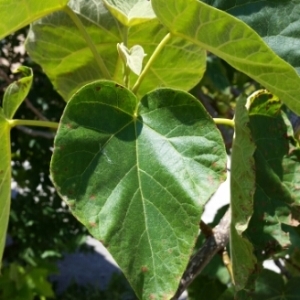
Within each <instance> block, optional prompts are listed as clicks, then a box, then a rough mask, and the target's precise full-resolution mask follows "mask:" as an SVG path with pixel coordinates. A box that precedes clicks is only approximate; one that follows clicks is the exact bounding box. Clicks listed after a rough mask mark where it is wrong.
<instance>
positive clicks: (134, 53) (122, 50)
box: [117, 43, 146, 75]
mask: <svg viewBox="0 0 300 300" xmlns="http://www.w3.org/2000/svg"><path fill="white" fill-rule="evenodd" d="M117 48H118V52H119V55H120V56H121V58H122V60H123V61H124V63H125V65H126V66H128V67H129V68H130V70H131V71H132V72H134V73H135V74H136V75H140V73H141V71H142V67H143V59H144V57H145V56H146V54H145V52H144V49H143V47H142V46H140V45H135V46H133V47H131V48H130V49H128V48H127V47H126V46H125V45H124V44H123V43H121V44H117Z"/></svg>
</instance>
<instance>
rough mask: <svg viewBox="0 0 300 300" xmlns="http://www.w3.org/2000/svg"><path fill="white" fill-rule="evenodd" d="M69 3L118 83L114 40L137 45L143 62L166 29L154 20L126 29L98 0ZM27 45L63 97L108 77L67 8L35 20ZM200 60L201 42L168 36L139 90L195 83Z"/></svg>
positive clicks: (202, 62) (118, 61) (185, 87)
mask: <svg viewBox="0 0 300 300" xmlns="http://www.w3.org/2000/svg"><path fill="white" fill-rule="evenodd" d="M70 6H71V8H72V9H73V10H74V11H75V12H76V13H77V15H78V17H79V18H80V20H81V21H82V23H83V25H84V26H85V29H86V30H87V32H88V34H89V36H90V37H91V39H92V41H93V43H94V44H95V46H96V49H97V51H98V53H99V54H100V55H101V57H102V59H103V61H104V63H105V65H106V67H107V69H108V71H109V73H110V75H111V77H112V78H113V79H114V80H115V81H117V82H119V83H120V84H122V83H123V72H122V66H123V65H122V60H121V58H120V57H119V56H118V52H117V44H118V43H121V42H124V44H125V45H126V43H127V45H126V46H127V47H128V48H131V47H133V46H135V45H140V46H142V47H143V49H144V51H145V53H146V54H147V56H146V57H145V59H144V65H145V64H146V63H147V61H148V60H149V59H150V57H151V55H152V53H153V51H154V50H155V48H156V47H157V45H158V44H159V43H160V42H161V40H162V39H163V38H164V36H166V34H167V33H168V31H167V30H166V29H165V28H164V27H163V26H162V25H161V24H160V23H159V22H158V20H152V21H148V22H144V23H142V24H139V25H138V26H133V27H130V28H129V29H128V28H125V27H124V26H123V25H121V24H120V23H119V22H118V21H117V20H116V19H115V18H114V17H113V16H112V15H111V14H110V13H109V11H108V10H107V9H106V7H105V6H104V5H103V2H102V1H100V0H97V1H89V2H87V1H82V0H77V1H72V2H71V3H70ZM26 49H27V50H28V52H29V54H30V56H31V57H32V58H33V59H34V60H35V61H36V62H38V63H39V64H41V65H42V67H43V69H44V70H45V72H46V74H47V75H48V76H49V77H50V79H51V81H52V82H53V84H54V86H55V88H56V89H57V90H58V92H59V93H60V94H61V95H62V96H63V97H64V99H65V100H68V99H69V98H70V97H71V96H72V95H73V94H74V93H75V92H76V91H77V90H78V89H79V88H80V87H82V86H83V85H84V84H86V83H89V82H92V81H94V80H98V79H101V78H106V79H108V78H107V77H106V76H105V75H104V74H103V73H102V72H101V70H100V69H99V68H98V66H97V63H96V60H95V58H94V56H93V55H92V52H91V50H90V49H89V47H88V45H87V43H86V40H85V39H84V38H83V36H81V34H80V32H79V30H78V28H77V27H76V26H75V24H74V23H73V22H72V20H71V19H70V17H69V16H68V15H67V14H66V13H63V12H58V13H55V14H53V15H51V16H48V17H46V18H43V19H42V20H40V21H38V22H36V23H34V24H33V25H32V27H31V31H30V33H29V36H28V39H27V43H26ZM205 65H206V53H205V51H204V50H203V49H202V48H201V47H199V46H197V45H194V44H192V43H190V42H188V41H185V40H184V39H182V38H178V37H173V38H171V39H170V41H169V42H168V43H167V44H166V46H165V47H164V48H163V50H162V52H161V53H160V54H159V55H158V56H157V58H156V59H155V60H154V62H153V64H152V66H151V68H150V70H149V72H148V74H147V76H146V77H145V79H144V80H143V82H142V85H141V87H140V89H139V95H144V94H145V93H147V92H149V91H150V90H152V89H154V88H157V87H162V86H168V87H174V88H175V87H176V88H179V89H183V90H186V91H187V90H189V89H191V88H192V87H193V86H195V85H196V84H197V83H198V82H199V80H200V79H201V77H202V75H203V73H204V71H205ZM136 79H137V76H136V75H135V74H131V76H130V87H132V86H133V85H134V83H135V81H136Z"/></svg>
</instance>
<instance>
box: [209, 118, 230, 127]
mask: <svg viewBox="0 0 300 300" xmlns="http://www.w3.org/2000/svg"><path fill="white" fill-rule="evenodd" d="M213 120H214V122H215V124H217V125H226V126H230V127H233V128H234V121H233V120H230V119H223V118H214V119H213Z"/></svg>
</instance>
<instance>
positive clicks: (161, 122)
mask: <svg viewBox="0 0 300 300" xmlns="http://www.w3.org/2000/svg"><path fill="white" fill-rule="evenodd" d="M54 146H55V148H54V153H53V157H52V161H51V176H52V179H53V182H54V184H55V186H56V187H57V190H58V192H59V193H60V195H61V197H62V198H63V199H64V200H65V201H66V202H67V203H68V204H69V206H70V208H71V210H72V212H73V214H74V215H75V216H76V218H78V220H80V221H81V222H82V223H83V224H84V225H85V226H86V227H87V228H88V229H89V230H90V232H91V234H92V235H94V236H95V237H96V238H97V239H99V240H101V241H102V242H103V243H104V245H105V246H106V247H107V248H108V249H109V251H110V252H111V253H112V255H113V256H114V258H115V259H116V261H117V263H118V264H119V266H120V267H121V269H122V270H123V272H124V274H125V276H126V277H127V279H128V280H129V282H130V283H131V285H132V287H133V289H134V290H135V292H136V294H137V295H138V297H140V298H141V299H149V298H151V297H152V298H153V299H164V298H168V297H171V296H172V295H173V294H174V292H175V290H176V289H177V285H178V281H179V279H180V277H181V275H182V273H183V271H184V269H185V267H186V265H187V262H188V259H189V257H190V255H191V253H192V250H193V246H194V243H195V239H196V237H197V234H198V229H199V221H200V216H201V213H202V211H203V206H204V204H205V203H206V201H207V200H208V199H209V198H210V197H211V195H212V194H213V193H214V192H215V191H216V189H217V188H218V186H219V185H220V183H221V182H222V181H224V179H225V177H226V152H225V149H224V144H223V141H222V137H221V135H220V132H219V131H218V129H217V128H216V126H215V124H214V122H213V120H212V119H211V117H210V116H209V115H208V113H207V112H206V111H205V109H204V108H203V106H202V105H201V104H200V102H199V101H198V100H196V99H195V98H194V97H192V96H191V95H189V94H187V93H185V92H182V91H177V90H171V89H158V90H155V91H153V92H151V93H149V94H147V95H145V96H144V97H143V99H142V100H141V102H138V100H137V98H136V96H135V95H133V94H132V93H131V92H130V91H129V90H127V89H126V88H124V87H122V86H120V85H118V84H115V83H114V82H107V81H98V82H94V83H92V84H89V85H86V86H85V87H83V88H82V89H81V90H79V91H78V92H77V93H76V94H75V95H74V97H73V98H72V99H71V100H70V101H69V102H68V104H67V106H66V109H65V111H64V113H63V116H62V119H61V123H60V127H59V129H58V132H57V135H56V138H55V144H54Z"/></svg>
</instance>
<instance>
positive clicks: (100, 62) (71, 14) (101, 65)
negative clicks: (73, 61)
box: [64, 6, 111, 79]
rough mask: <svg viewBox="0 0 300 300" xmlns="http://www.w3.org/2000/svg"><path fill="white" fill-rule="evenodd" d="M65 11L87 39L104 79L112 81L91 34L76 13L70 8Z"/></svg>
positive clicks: (65, 8)
mask: <svg viewBox="0 0 300 300" xmlns="http://www.w3.org/2000/svg"><path fill="white" fill-rule="evenodd" d="M64 11H65V12H66V13H67V14H68V15H69V17H70V18H71V19H72V21H73V22H74V23H75V25H76V26H77V28H78V29H79V31H80V33H81V34H82V36H83V38H84V39H85V41H86V43H87V45H88V47H89V48H90V50H91V51H92V53H93V55H94V58H95V60H96V62H97V64H98V66H99V68H100V70H101V72H102V73H103V75H104V77H105V78H106V79H111V76H110V74H109V72H108V69H107V68H106V65H105V63H104V61H103V59H102V57H101V56H100V54H99V53H98V51H97V49H96V47H95V44H94V43H93V41H92V39H91V37H90V36H89V34H88V33H87V31H86V30H85V28H84V26H83V24H82V22H81V20H80V19H79V18H78V16H77V15H76V14H75V13H74V11H73V10H72V9H71V8H70V7H69V6H65V7H64Z"/></svg>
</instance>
